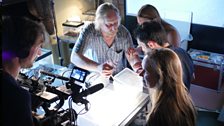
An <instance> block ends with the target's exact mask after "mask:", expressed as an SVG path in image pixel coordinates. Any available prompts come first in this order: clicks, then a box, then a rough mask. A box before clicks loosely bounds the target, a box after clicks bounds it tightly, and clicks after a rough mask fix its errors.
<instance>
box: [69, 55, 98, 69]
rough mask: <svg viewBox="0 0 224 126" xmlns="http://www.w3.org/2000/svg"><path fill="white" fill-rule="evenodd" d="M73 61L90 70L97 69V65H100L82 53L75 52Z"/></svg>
mask: <svg viewBox="0 0 224 126" xmlns="http://www.w3.org/2000/svg"><path fill="white" fill-rule="evenodd" d="M71 62H72V63H73V64H74V65H76V66H78V67H81V68H83V69H86V70H89V71H97V66H98V65H99V64H98V63H96V62H95V61H93V60H90V59H88V58H87V57H85V56H83V55H82V54H73V56H72V57H71Z"/></svg>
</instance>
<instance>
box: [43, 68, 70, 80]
mask: <svg viewBox="0 0 224 126" xmlns="http://www.w3.org/2000/svg"><path fill="white" fill-rule="evenodd" d="M40 73H42V74H45V75H47V76H51V77H55V78H58V79H61V80H64V81H69V80H70V79H69V78H67V77H63V76H61V75H57V74H53V73H50V72H47V71H43V70H41V71H40Z"/></svg>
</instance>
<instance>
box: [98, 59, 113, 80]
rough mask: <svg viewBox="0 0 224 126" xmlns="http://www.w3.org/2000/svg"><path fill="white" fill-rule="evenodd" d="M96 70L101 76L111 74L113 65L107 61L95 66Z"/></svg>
mask: <svg viewBox="0 0 224 126" xmlns="http://www.w3.org/2000/svg"><path fill="white" fill-rule="evenodd" d="M97 71H98V72H99V73H101V74H102V75H103V76H106V77H109V76H111V75H112V74H113V71H114V67H113V65H111V64H109V63H107V62H106V63H103V64H100V65H98V66H97Z"/></svg>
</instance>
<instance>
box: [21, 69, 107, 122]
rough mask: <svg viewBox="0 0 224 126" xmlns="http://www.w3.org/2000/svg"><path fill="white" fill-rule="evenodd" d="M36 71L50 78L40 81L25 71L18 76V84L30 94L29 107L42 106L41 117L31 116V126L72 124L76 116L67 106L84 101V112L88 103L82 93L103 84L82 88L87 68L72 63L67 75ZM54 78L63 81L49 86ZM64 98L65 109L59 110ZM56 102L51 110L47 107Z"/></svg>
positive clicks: (86, 92) (98, 87) (97, 89)
mask: <svg viewBox="0 0 224 126" xmlns="http://www.w3.org/2000/svg"><path fill="white" fill-rule="evenodd" d="M39 73H41V74H42V75H47V76H49V77H53V78H51V79H49V78H47V79H45V80H42V79H40V78H37V79H35V78H28V77H26V76H25V74H20V75H21V76H20V79H19V82H20V83H21V86H22V87H24V88H27V89H28V90H29V91H30V93H31V95H32V103H33V105H32V109H33V110H34V111H36V110H37V108H39V107H42V108H43V110H44V112H45V115H44V116H43V117H41V118H40V115H38V114H36V115H35V116H34V120H35V125H37V126H62V125H67V126H74V125H75V122H76V119H77V116H78V115H77V113H76V111H75V110H74V109H73V108H72V106H71V104H72V101H73V102H74V103H76V104H78V103H81V104H84V105H85V110H86V111H88V104H90V103H89V101H88V100H87V99H86V96H88V95H90V94H93V93H95V92H97V91H99V90H101V89H102V88H103V87H104V85H103V84H96V85H94V86H91V87H89V88H86V89H83V84H84V82H85V79H86V77H87V75H88V74H89V71H87V70H84V69H81V68H78V67H76V66H75V67H74V68H73V69H72V72H71V74H70V77H69V78H68V77H64V76H61V75H58V74H54V73H51V72H48V71H44V70H40V71H39ZM56 78H57V79H60V80H63V81H65V84H63V85H61V86H59V87H55V86H52V85H51V84H52V83H53V82H54V80H55V79H56ZM68 98H69V99H68ZM67 99H68V101H69V108H68V109H66V110H63V109H62V110H60V109H61V108H62V106H63V105H64V101H65V100H67ZM56 101H59V103H58V104H56V105H55V106H54V107H53V109H52V108H51V109H50V106H51V104H52V103H55V102H56Z"/></svg>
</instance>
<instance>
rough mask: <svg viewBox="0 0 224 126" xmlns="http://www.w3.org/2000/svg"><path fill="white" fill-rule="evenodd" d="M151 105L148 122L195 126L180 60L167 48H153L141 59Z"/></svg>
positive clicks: (163, 125) (150, 125) (161, 125)
mask: <svg viewBox="0 0 224 126" xmlns="http://www.w3.org/2000/svg"><path fill="white" fill-rule="evenodd" d="M142 66H143V69H144V70H145V73H144V82H145V83H146V84H147V85H148V87H149V93H150V98H151V102H152V108H151V110H150V112H149V117H148V120H147V125H148V126H195V125H196V110H195V108H194V105H193V101H192V99H191V97H190V95H189V93H188V91H187V89H186V87H185V86H184V83H183V81H182V68H181V62H180V59H179V58H178V56H177V54H176V53H175V52H174V51H172V50H170V49H167V48H160V49H153V50H152V51H150V53H147V55H146V56H145V58H144V59H143V62H142Z"/></svg>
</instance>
